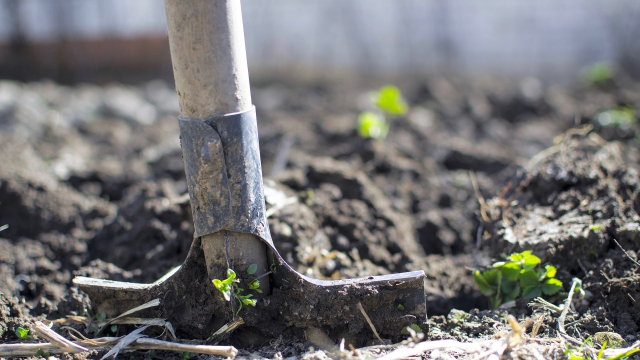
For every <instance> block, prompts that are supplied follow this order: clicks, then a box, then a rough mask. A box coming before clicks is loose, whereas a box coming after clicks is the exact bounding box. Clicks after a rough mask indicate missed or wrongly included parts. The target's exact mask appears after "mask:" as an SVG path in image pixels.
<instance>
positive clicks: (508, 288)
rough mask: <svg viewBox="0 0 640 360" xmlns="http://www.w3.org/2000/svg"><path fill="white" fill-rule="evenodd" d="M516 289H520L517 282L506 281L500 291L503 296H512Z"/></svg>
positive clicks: (503, 281)
mask: <svg viewBox="0 0 640 360" xmlns="http://www.w3.org/2000/svg"><path fill="white" fill-rule="evenodd" d="M516 287H518V288H519V287H520V286H519V284H518V282H517V281H514V280H509V279H504V280H502V285H500V291H501V292H502V293H503V294H510V293H511V292H513V290H514V289H515V288H516Z"/></svg>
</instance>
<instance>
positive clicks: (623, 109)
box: [592, 106, 636, 130]
mask: <svg viewBox="0 0 640 360" xmlns="http://www.w3.org/2000/svg"><path fill="white" fill-rule="evenodd" d="M592 121H593V122H594V123H596V124H597V125H599V126H602V127H603V126H613V127H616V128H620V129H622V130H627V129H629V128H630V127H631V126H632V125H634V124H635V123H636V108H634V107H633V106H618V107H616V108H613V109H610V110H607V111H603V112H601V113H599V114H598V115H597V116H596V117H595V118H594V119H593V120H592Z"/></svg>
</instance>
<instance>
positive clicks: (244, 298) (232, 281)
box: [213, 261, 275, 316]
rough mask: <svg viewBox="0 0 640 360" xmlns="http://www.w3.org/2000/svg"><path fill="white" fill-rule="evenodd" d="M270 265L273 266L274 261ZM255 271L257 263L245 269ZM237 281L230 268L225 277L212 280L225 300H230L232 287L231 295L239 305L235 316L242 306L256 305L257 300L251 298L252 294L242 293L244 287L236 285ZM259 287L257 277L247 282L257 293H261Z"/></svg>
mask: <svg viewBox="0 0 640 360" xmlns="http://www.w3.org/2000/svg"><path fill="white" fill-rule="evenodd" d="M271 266H272V267H275V261H274V263H273V264H272V265H271ZM256 271H258V265H257V264H251V265H250V266H249V268H248V269H247V274H248V275H253V274H255V273H256ZM239 283H240V280H239V279H237V278H236V273H235V271H233V270H231V269H228V270H227V278H226V279H224V280H219V279H214V280H213V286H214V287H215V288H216V289H218V291H220V292H221V293H222V296H223V297H224V300H225V301H231V293H232V291H231V290H232V288H233V297H234V298H235V299H236V300H238V304H239V305H240V306H239V307H238V311H236V316H238V314H239V313H240V310H242V308H243V307H244V306H256V303H257V302H258V300H257V299H254V298H253V294H245V295H243V293H244V289H243V288H241V287H240V286H238V284H239ZM259 288H260V281H258V279H253V280H252V281H251V282H249V290H253V291H255V292H257V293H262V290H260V289H259Z"/></svg>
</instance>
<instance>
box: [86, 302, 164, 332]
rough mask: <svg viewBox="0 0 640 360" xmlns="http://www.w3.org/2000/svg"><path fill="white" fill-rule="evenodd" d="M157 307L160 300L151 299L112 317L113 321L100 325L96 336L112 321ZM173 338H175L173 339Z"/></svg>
mask: <svg viewBox="0 0 640 360" xmlns="http://www.w3.org/2000/svg"><path fill="white" fill-rule="evenodd" d="M158 305H160V299H153V300H151V301H149V302H146V303H144V304H142V305H140V306H136V307H134V308H133V309H129V310H127V311H125V312H123V313H122V314H120V315H118V316H116V317H114V318H113V319H109V320H107V321H106V322H105V323H104V324H102V326H101V327H100V330H99V331H98V333H97V334H96V335H100V334H102V332H103V331H104V329H105V328H106V327H107V326H109V325H110V324H111V323H113V322H114V321H116V320H119V319H121V318H123V317H125V316H127V315H131V314H133V313H135V312H138V311H140V310H144V309H148V308H151V307H156V306H158ZM154 325H158V324H154ZM161 326H165V325H164V324H162V325H161ZM172 334H173V332H172ZM174 338H175V337H174Z"/></svg>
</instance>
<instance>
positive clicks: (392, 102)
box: [372, 86, 408, 116]
mask: <svg viewBox="0 0 640 360" xmlns="http://www.w3.org/2000/svg"><path fill="white" fill-rule="evenodd" d="M372 100H373V101H372V102H373V104H374V105H375V106H376V107H377V108H378V109H380V110H382V111H383V112H384V113H385V114H387V115H390V116H398V115H404V114H406V113H407V109H408V106H407V103H406V102H404V100H403V99H402V93H400V90H399V89H398V88H397V87H395V86H383V87H382V88H381V89H380V90H379V91H378V92H376V93H374V94H373V96H372Z"/></svg>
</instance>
